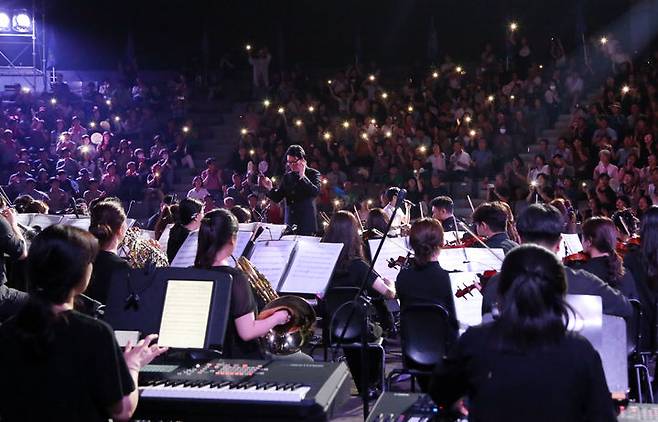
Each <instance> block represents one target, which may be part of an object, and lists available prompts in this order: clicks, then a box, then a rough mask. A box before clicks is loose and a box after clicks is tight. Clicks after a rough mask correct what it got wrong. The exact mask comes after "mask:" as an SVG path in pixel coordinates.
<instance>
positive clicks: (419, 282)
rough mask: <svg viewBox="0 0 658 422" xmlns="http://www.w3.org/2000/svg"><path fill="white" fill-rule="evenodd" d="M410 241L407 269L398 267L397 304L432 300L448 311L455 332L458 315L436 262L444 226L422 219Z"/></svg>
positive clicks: (402, 306)
mask: <svg viewBox="0 0 658 422" xmlns="http://www.w3.org/2000/svg"><path fill="white" fill-rule="evenodd" d="M409 244H410V245H411V248H412V249H413V250H414V259H413V260H412V262H411V264H410V265H409V266H408V267H407V268H403V269H402V270H400V273H399V274H398V278H397V280H396V282H395V287H396V290H397V292H398V298H399V299H400V307H401V308H404V307H406V306H410V305H416V304H422V303H434V304H437V305H441V306H443V307H444V308H445V309H446V311H448V318H449V320H450V325H451V326H452V327H453V329H454V332H455V335H456V334H457V328H458V323H457V315H456V312H455V302H454V300H453V294H452V288H451V287H450V277H449V276H448V272H447V271H446V270H444V269H443V268H441V265H440V264H439V253H440V252H441V246H443V227H442V225H441V223H440V222H439V221H438V220H435V219H433V218H421V219H420V220H417V221H416V222H415V223H414V224H413V225H412V226H411V230H410V231H409Z"/></svg>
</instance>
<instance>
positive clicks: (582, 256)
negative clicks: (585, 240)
mask: <svg viewBox="0 0 658 422" xmlns="http://www.w3.org/2000/svg"><path fill="white" fill-rule="evenodd" d="M588 260H589V255H588V254H586V253H585V252H577V253H574V254H571V255H567V256H565V257H564V258H562V262H563V263H564V264H570V263H583V262H587V261H588Z"/></svg>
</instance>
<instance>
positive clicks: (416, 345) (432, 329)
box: [400, 304, 457, 370]
mask: <svg viewBox="0 0 658 422" xmlns="http://www.w3.org/2000/svg"><path fill="white" fill-rule="evenodd" d="M400 337H401V340H402V355H403V357H404V361H405V365H406V366H407V367H408V368H410V369H428V370H429V369H431V368H432V367H434V366H435V365H436V364H437V363H439V362H441V359H443V356H444V355H445V353H446V352H447V350H448V348H449V347H450V346H451V345H452V343H453V342H454V341H455V339H456V338H457V332H456V331H455V330H454V328H453V327H451V326H450V323H449V321H448V311H446V309H445V308H444V307H443V306H441V305H438V304H417V305H410V306H406V307H403V308H402V310H401V311H400Z"/></svg>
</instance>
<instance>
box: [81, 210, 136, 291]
mask: <svg viewBox="0 0 658 422" xmlns="http://www.w3.org/2000/svg"><path fill="white" fill-rule="evenodd" d="M127 230H128V225H127V224H126V213H125V212H124V211H123V207H122V206H121V203H120V202H119V201H118V200H114V199H111V198H108V199H103V200H100V201H98V202H96V203H94V204H93V205H92V207H91V210H90V222H89V232H90V233H91V234H93V235H94V236H95V237H96V239H98V244H99V246H100V250H99V252H98V254H97V255H96V259H95V261H94V271H93V272H92V274H91V283H90V285H89V289H88V290H87V295H88V296H89V297H91V298H92V299H95V300H97V301H99V302H101V303H107V295H108V292H109V289H110V282H111V280H112V277H113V276H114V273H115V272H117V271H123V270H129V269H130V265H128V262H127V261H126V260H125V259H123V258H121V257H119V255H118V254H117V248H118V247H119V244H121V241H122V240H123V237H124V236H125V235H126V231H127Z"/></svg>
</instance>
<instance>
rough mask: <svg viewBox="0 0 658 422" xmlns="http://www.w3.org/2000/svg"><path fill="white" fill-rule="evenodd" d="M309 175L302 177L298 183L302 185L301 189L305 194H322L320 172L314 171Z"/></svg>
mask: <svg viewBox="0 0 658 422" xmlns="http://www.w3.org/2000/svg"><path fill="white" fill-rule="evenodd" d="M309 176H310V177H309ZM309 176H306V175H304V176H302V177H300V178H299V181H298V182H297V183H299V184H300V185H301V188H302V189H301V191H302V192H304V193H305V194H307V195H309V196H313V197H315V196H318V195H319V194H320V172H318V171H313V172H312V173H311V174H310V175H309Z"/></svg>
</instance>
